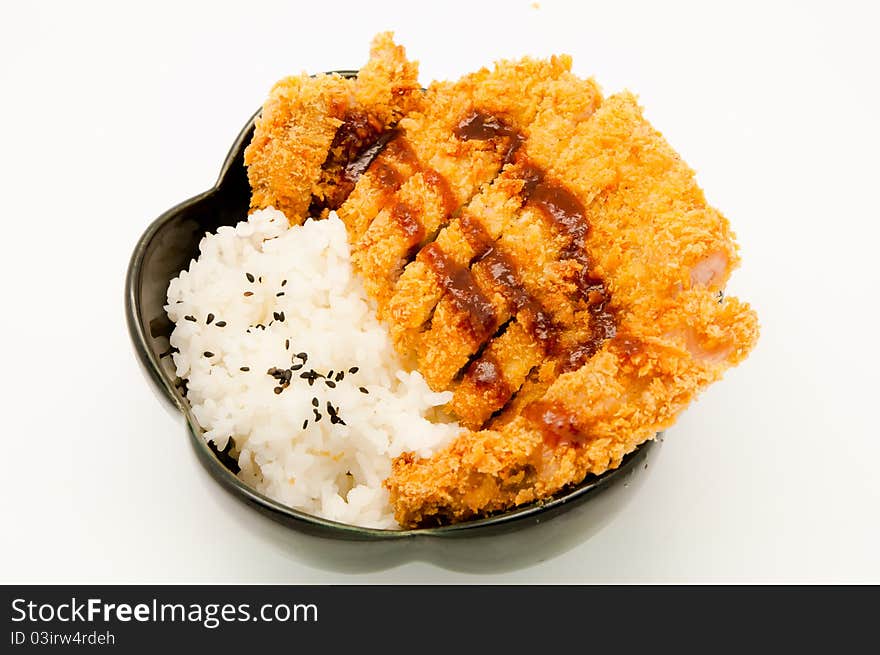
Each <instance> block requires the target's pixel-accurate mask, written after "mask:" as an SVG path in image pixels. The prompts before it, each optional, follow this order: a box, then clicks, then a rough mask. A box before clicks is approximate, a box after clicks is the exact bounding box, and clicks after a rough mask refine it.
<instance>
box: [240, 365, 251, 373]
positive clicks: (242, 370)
mask: <svg viewBox="0 0 880 655" xmlns="http://www.w3.org/2000/svg"><path fill="white" fill-rule="evenodd" d="M238 370H239V371H241V372H243V373H247V372H248V371H250V370H251V369H250V367H249V366H242V367H241V368H240V369H238Z"/></svg>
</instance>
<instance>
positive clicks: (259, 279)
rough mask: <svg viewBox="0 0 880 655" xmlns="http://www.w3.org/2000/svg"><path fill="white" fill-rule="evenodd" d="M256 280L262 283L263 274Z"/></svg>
mask: <svg viewBox="0 0 880 655" xmlns="http://www.w3.org/2000/svg"><path fill="white" fill-rule="evenodd" d="M257 282H259V283H260V284H262V283H263V276H262V275H261V276H260V277H258V278H257Z"/></svg>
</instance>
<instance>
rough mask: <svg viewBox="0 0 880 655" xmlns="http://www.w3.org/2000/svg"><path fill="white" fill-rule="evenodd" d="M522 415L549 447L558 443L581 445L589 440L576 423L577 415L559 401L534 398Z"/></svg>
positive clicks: (554, 446)
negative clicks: (538, 431)
mask: <svg viewBox="0 0 880 655" xmlns="http://www.w3.org/2000/svg"><path fill="white" fill-rule="evenodd" d="M522 415H523V417H524V418H525V419H526V420H528V421H530V422H531V423H532V424H533V425H534V426H535V427H536V428H537V429H538V430H540V432H541V434H542V436H543V437H544V443H546V444H547V445H548V446H549V447H551V448H556V447H557V446H558V445H560V444H570V445H573V446H582V445H584V444H586V443H587V442H589V440H590V435H589V434H588V433H587V432H586V431H585V430H584V429H583V428H582V427H581V426H580V425H579V424H578V421H577V417H575V415H574V414H572V413H571V412H570V411H569V410H567V409H566V408H565V407H564V406H563V405H562V404H561V403H558V402H554V401H546V400H536V401H535V402H532V403H529V404H528V405H526V407H525V409H524V410H523V413H522Z"/></svg>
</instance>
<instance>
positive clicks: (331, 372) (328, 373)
mask: <svg viewBox="0 0 880 655" xmlns="http://www.w3.org/2000/svg"><path fill="white" fill-rule="evenodd" d="M327 377H328V378H332V377H333V369H332V368H331V369H330V370H329V371H328V372H327Z"/></svg>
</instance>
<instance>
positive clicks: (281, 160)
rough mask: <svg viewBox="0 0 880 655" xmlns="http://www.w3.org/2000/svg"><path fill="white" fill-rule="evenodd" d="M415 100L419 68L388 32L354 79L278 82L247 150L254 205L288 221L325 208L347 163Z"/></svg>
mask: <svg viewBox="0 0 880 655" xmlns="http://www.w3.org/2000/svg"><path fill="white" fill-rule="evenodd" d="M420 102H421V90H420V87H419V84H418V64H416V63H415V62H410V61H407V59H406V53H405V51H404V49H403V48H402V47H400V46H397V45H395V44H394V41H393V40H392V35H391V33H389V32H386V33H382V34H379V35H378V36H377V37H376V38H375V39H374V40H373V44H372V47H371V50H370V60H369V61H368V62H367V64H366V65H365V66H364V67H363V68H362V69H361V71H360V72H359V73H358V76H357V78H355V79H344V78H342V77H340V76H339V75H335V74H334V75H316V76H314V77H309V76H308V75H306V74H305V73H303V74H302V75H299V76H293V77H288V78H285V79H283V80H281V81H279V82H278V83H277V84H275V86H274V87H273V88H272V90H271V92H270V94H269V98H268V99H267V100H266V102H265V103H264V105H263V111H262V112H261V113H260V116H259V117H258V118H257V121H256V130H255V133H254V136H253V139H252V140H251V143H250V144H249V145H248V147H247V149H246V150H245V165H246V166H247V167H248V179H249V180H250V184H251V190H252V193H251V208H252V209H260V208H263V207H276V208H277V209H280V210H281V211H283V212H284V213H285V214H286V215H287V218H288V220H290V221H291V222H293V223H301V222H302V221H303V220H305V218H306V216H307V214H308V212H309V208H310V206H312V204H313V202H315V203H317V204H318V206H319V211H320V209H326V207H325V206H324V205H325V202H324V201H325V199H327V198H328V197H333V196H334V195H335V194H334V187H336V186H337V184H338V183H339V177H340V175H342V174H343V173H344V171H343V170H342V169H343V168H344V165H345V164H346V163H348V160H349V159H350V158H351V157H352V156H354V155H355V154H356V152H357V151H358V150H362V149H363V148H365V147H367V146H369V144H370V143H371V142H372V141H375V140H376V138H378V136H379V135H380V134H382V133H383V132H385V131H386V130H388V129H390V128H391V127H393V126H394V125H395V124H396V123H397V121H398V120H400V117H401V116H403V115H404V114H405V113H407V112H409V111H411V110H413V109H414V108H416V107H417V106H418V105H419V103H420ZM341 131H344V133H343V134H340V132H341ZM340 136H341V137H344V138H339V137H340ZM328 169H329V170H328Z"/></svg>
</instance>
